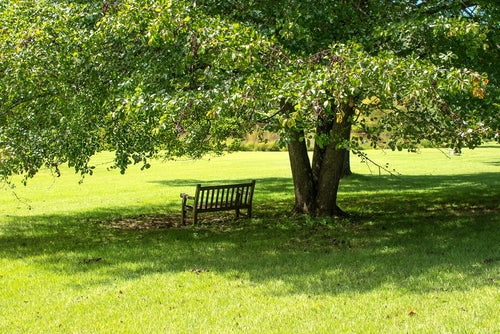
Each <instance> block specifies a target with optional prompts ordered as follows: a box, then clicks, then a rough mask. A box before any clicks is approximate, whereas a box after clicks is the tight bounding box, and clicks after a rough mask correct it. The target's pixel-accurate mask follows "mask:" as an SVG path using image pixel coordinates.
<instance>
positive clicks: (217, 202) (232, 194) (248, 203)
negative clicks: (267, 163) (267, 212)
mask: <svg viewBox="0 0 500 334" xmlns="http://www.w3.org/2000/svg"><path fill="white" fill-rule="evenodd" d="M254 187H255V180H253V181H252V182H250V183H240V184H226V185H217V186H202V185H201V184H198V185H197V186H196V194H195V200H194V203H195V206H196V209H197V210H203V211H209V210H211V209H214V210H216V209H223V208H226V209H237V208H241V209H243V208H251V207H252V197H253V190H254Z"/></svg>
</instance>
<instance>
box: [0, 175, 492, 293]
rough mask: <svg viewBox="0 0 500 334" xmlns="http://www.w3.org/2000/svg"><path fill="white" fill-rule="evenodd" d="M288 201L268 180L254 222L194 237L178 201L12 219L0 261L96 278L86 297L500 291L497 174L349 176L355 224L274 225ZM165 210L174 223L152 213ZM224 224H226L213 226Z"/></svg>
mask: <svg viewBox="0 0 500 334" xmlns="http://www.w3.org/2000/svg"><path fill="white" fill-rule="evenodd" d="M159 182H162V184H165V185H169V184H175V185H179V183H182V184H184V183H185V184H196V183H201V181H197V180H173V181H159ZM224 182H225V181H218V183H224ZM232 182H234V181H232ZM292 196H293V187H292V185H291V181H290V180H289V179H287V178H283V179H280V178H270V179H261V180H258V181H257V186H256V207H255V213H256V218H254V219H252V220H239V221H234V220H232V219H231V217H232V213H228V215H215V216H214V215H209V216H203V217H202V218H205V221H204V222H203V223H202V224H200V225H198V226H180V225H179V215H178V214H176V212H178V210H179V203H177V202H173V203H170V204H168V205H167V206H166V207H136V208H130V209H129V210H128V211H127V213H126V214H123V208H104V209H96V210H93V211H89V212H85V213H80V214H73V215H52V216H30V217H14V216H12V217H9V218H8V219H9V221H8V222H6V223H4V224H3V225H2V227H1V230H0V245H1V248H0V256H1V257H3V258H9V259H13V260H15V259H20V260H25V259H26V260H27V259H29V261H30V262H31V263H36V264H37V265H39V266H40V270H49V271H56V272H58V273H60V274H61V275H68V276H70V275H75V274H82V275H85V274H87V273H89V274H92V275H89V276H88V277H89V278H88V281H85V280H84V279H83V280H80V281H79V283H78V284H79V285H81V286H82V287H85V286H86V285H94V284H112V283H113V282H114V281H115V279H116V278H120V279H126V280H127V279H130V280H133V279H139V278H141V277H143V276H145V275H151V274H162V273H178V272H190V273H192V274H193V275H202V274H205V273H207V272H211V273H216V274H220V275H226V276H227V277H228V279H234V280H240V279H245V280H249V281H251V282H254V283H268V282H274V281H279V282H283V283H284V286H283V285H280V287H276V288H272V286H273V284H269V285H268V286H270V288H269V289H270V291H269V293H272V294H273V293H274V294H283V293H291V294H310V295H312V294H336V293H350V292H363V291H369V290H372V289H376V288H378V287H381V286H395V287H397V288H399V289H403V290H408V291H416V292H432V291H443V290H462V289H463V290H467V289H472V288H475V287H481V286H488V285H491V286H494V285H495V284H498V283H497V282H498V280H499V279H500V277H499V265H500V246H499V245H500V234H499V233H498V229H499V227H500V219H499V217H500V208H499V201H498V198H500V178H499V174H495V173H489V174H471V175H457V176H400V177H379V176H373V177H369V176H360V175H354V176H352V177H350V178H348V179H346V180H344V181H342V192H341V194H340V197H341V202H342V203H341V204H342V205H343V206H344V207H345V208H350V209H351V212H352V213H353V216H352V217H351V218H350V219H348V220H341V221H340V220H339V221H335V220H329V219H311V218H308V217H291V218H290V217H286V216H285V215H283V214H281V215H279V217H278V215H277V213H278V212H281V213H284V212H286V211H287V210H288V209H289V208H288V205H290V204H291V201H292V200H293V197H292ZM161 209H165V210H166V211H165V212H167V214H165V215H158V214H150V213H151V212H160V210H161ZM132 212H137V213H140V214H133V213H132ZM171 212H174V213H171ZM221 216H222V217H224V218H225V219H223V220H218V221H215V220H214V217H221ZM96 277H97V278H96Z"/></svg>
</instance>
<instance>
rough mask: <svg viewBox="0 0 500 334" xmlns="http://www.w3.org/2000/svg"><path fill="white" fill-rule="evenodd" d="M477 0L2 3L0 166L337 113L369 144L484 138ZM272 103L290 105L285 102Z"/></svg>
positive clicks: (485, 67) (278, 127)
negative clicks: (347, 115)
mask: <svg viewBox="0 0 500 334" xmlns="http://www.w3.org/2000/svg"><path fill="white" fill-rule="evenodd" d="M499 18H500V6H499V5H497V4H494V3H493V2H490V1H474V2H467V1H437V0H436V1H432V0H427V1H422V0H418V1H417V0H415V1H380V0H364V1H327V0H320V1H312V0H305V1H298V0H282V1H257V0H249V1H236V0H232V1H224V2H222V3H220V2H219V1H213V0H198V1H174V0H170V1H167V0H164V1H149V0H139V1H131V0H123V1H71V2H70V1H57V2H55V1H50V0H41V1H36V2H31V1H15V0H6V1H3V2H2V4H0V72H1V75H0V174H1V175H2V177H3V178H4V179H6V178H8V177H9V176H10V175H12V174H24V175H26V176H27V177H29V176H32V175H34V174H36V172H37V171H38V170H39V169H40V168H41V167H42V166H44V165H45V166H49V167H51V168H54V169H55V170H56V171H57V166H59V165H60V164H62V163H68V164H69V165H70V166H73V167H74V168H75V170H76V171H78V172H81V173H82V174H86V173H91V172H92V166H90V165H89V159H90V157H91V156H92V155H93V154H95V153H96V152H97V151H99V150H103V149H111V150H114V151H116V166H117V167H119V168H120V169H121V170H122V171H125V169H126V167H127V165H129V164H130V163H143V164H144V166H145V167H148V163H147V161H148V159H149V158H151V157H153V156H157V155H165V156H168V157H173V156H180V155H191V156H195V157H198V156H200V155H202V154H204V153H206V152H208V151H215V152H222V151H224V150H227V149H230V148H231V147H230V145H231V144H230V143H231V141H228V140H227V139H228V138H236V139H237V138H240V137H241V136H242V134H244V133H246V132H248V131H253V130H254V129H255V126H261V127H264V128H267V129H270V130H272V131H275V132H278V133H280V134H281V137H282V140H283V142H284V143H285V142H286V141H287V140H288V138H289V136H288V135H289V133H290V131H291V130H293V131H302V130H303V131H304V133H305V134H307V135H308V136H310V137H311V139H315V140H316V142H318V143H320V144H321V143H322V142H324V143H325V144H326V143H327V142H328V140H330V139H329V138H326V137H324V136H321V135H315V129H316V127H317V126H318V123H319V122H321V121H322V120H323V119H325V118H331V117H343V115H342V112H341V110H342V109H341V108H338V106H342V105H349V106H353V107H355V109H356V115H355V117H353V119H352V120H351V122H352V123H353V124H354V126H356V127H357V129H358V130H359V131H358V132H359V133H361V134H362V136H360V138H356V137H354V138H353V140H352V141H351V142H350V143H345V144H346V145H351V146H355V145H357V144H358V143H359V141H361V140H370V141H372V143H373V145H377V144H378V143H379V142H380V138H381V136H382V135H384V136H385V138H388V139H387V145H389V146H390V147H392V148H399V149H402V148H405V147H410V148H411V147H413V146H414V145H418V143H419V142H420V141H421V140H423V139H427V140H429V141H431V142H433V143H434V144H436V145H448V146H454V147H455V146H463V145H466V146H470V147H474V146H476V145H479V144H480V143H481V142H482V141H483V140H485V139H492V138H497V139H498V131H499V124H500V121H499V117H498V110H499V106H500V101H499V96H500V91H499V72H498V71H499V69H498V66H497V65H498V64H499V60H500V59H499V58H500V57H499V54H500V52H499V51H500V37H499V36H500V34H499V29H500V26H499V25H498V22H499ZM284 103H289V104H291V105H293V107H294V108H293V110H291V111H290V110H287V111H285V110H284V109H283V108H282V106H283V104H284Z"/></svg>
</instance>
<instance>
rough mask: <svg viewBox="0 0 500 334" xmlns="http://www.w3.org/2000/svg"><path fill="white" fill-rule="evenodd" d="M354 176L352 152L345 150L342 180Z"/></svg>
mask: <svg viewBox="0 0 500 334" xmlns="http://www.w3.org/2000/svg"><path fill="white" fill-rule="evenodd" d="M351 174H352V171H351V152H350V151H349V150H345V156H344V166H343V167H342V175H341V176H340V177H341V178H344V177H348V176H349V175H351Z"/></svg>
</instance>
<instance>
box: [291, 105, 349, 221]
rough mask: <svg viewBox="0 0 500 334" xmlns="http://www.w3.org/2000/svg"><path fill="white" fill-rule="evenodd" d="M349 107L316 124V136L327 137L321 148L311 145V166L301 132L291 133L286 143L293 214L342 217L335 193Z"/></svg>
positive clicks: (346, 131) (342, 164)
mask: <svg viewBox="0 0 500 334" xmlns="http://www.w3.org/2000/svg"><path fill="white" fill-rule="evenodd" d="M353 112H354V111H353V108H351V107H349V106H347V105H346V106H343V108H342V109H340V110H338V113H337V114H336V115H335V114H334V115H331V116H330V117H329V118H328V119H326V120H324V121H323V122H319V123H318V124H319V125H318V127H317V131H318V133H319V134H327V135H328V136H330V141H329V143H328V144H327V145H326V146H325V147H320V146H319V145H318V144H315V147H314V155H313V161H312V165H311V163H310V159H309V155H308V153H307V147H306V144H305V142H304V140H303V138H304V133H303V131H291V133H290V137H291V138H290V139H291V140H290V141H289V144H288V153H289V157H290V166H291V169H292V177H293V183H294V189H295V206H294V211H293V212H294V213H306V214H310V215H313V216H322V217H324V216H344V215H345V212H344V211H342V210H341V209H340V208H339V207H338V206H337V192H338V189H339V183H340V179H341V177H342V175H343V171H344V161H345V158H346V156H347V154H346V152H348V151H347V150H346V149H345V147H344V146H343V145H342V143H343V142H344V141H346V140H349V138H350V132H351V123H350V118H351V116H352V115H353Z"/></svg>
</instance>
